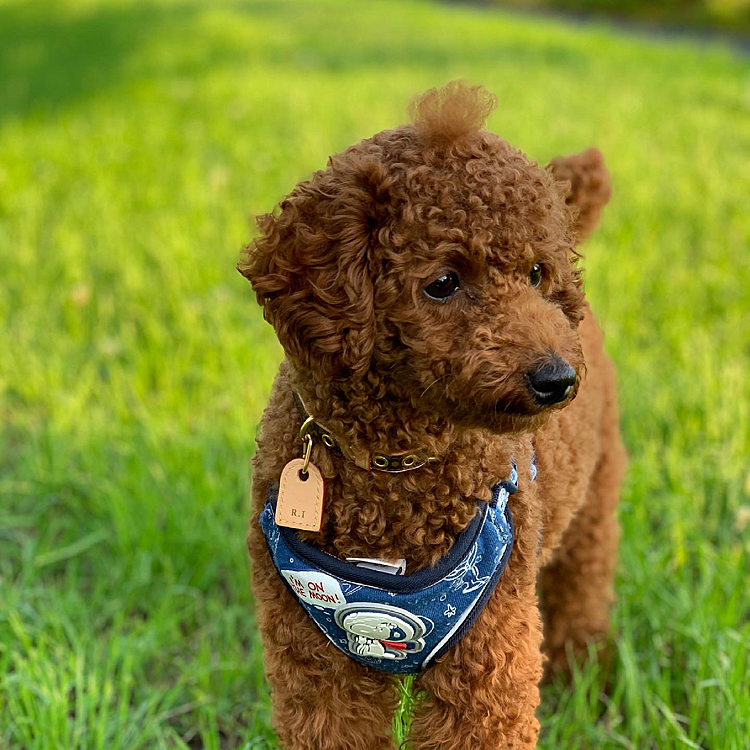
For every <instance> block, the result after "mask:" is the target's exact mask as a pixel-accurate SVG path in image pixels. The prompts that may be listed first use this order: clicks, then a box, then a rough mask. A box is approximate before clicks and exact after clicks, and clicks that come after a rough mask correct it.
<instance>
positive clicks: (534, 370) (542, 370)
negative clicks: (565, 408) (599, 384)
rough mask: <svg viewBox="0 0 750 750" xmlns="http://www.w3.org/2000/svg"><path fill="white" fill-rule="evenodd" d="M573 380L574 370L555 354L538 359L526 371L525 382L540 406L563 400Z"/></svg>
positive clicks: (574, 379)
mask: <svg viewBox="0 0 750 750" xmlns="http://www.w3.org/2000/svg"><path fill="white" fill-rule="evenodd" d="M575 382H576V371H575V370H574V369H573V368H572V367H571V366H570V365H569V364H568V363H567V362H566V361H565V360H564V359H562V358H561V357H558V356H557V355H556V354H555V355H552V356H549V357H545V358H544V359H541V360H539V361H538V362H536V364H534V365H533V366H532V367H531V368H530V369H529V370H527V372H526V384H527V385H528V388H529V390H530V391H531V395H532V396H533V398H534V401H536V402H537V404H539V405H540V406H551V405H552V404H557V403H559V402H560V401H564V400H565V399H566V398H567V397H568V394H569V393H570V389H571V388H572V387H573V386H574V385H575Z"/></svg>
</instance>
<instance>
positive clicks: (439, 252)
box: [239, 83, 609, 431]
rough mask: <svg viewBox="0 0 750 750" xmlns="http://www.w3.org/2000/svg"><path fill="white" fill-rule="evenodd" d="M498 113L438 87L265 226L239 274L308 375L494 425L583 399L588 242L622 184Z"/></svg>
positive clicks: (475, 92) (320, 175) (483, 99)
mask: <svg viewBox="0 0 750 750" xmlns="http://www.w3.org/2000/svg"><path fill="white" fill-rule="evenodd" d="M494 103H495V101H494V98H493V97H492V96H491V95H489V94H488V93H487V92H486V91H484V90H483V89H481V88H480V87H473V88H470V87H466V86H463V85H461V84H457V83H454V84H449V85H448V86H447V87H446V88H445V89H442V90H431V91H429V92H427V93H426V94H425V95H424V96H422V97H421V99H419V100H418V101H417V102H416V103H415V105H414V108H413V110H414V122H413V124H411V125H407V126H403V127H401V128H398V129H396V130H390V131H384V132H382V133H378V134H377V135H375V136H373V137H372V138H369V139H367V140H365V141H362V142H361V143H359V144H358V145H356V146H352V147H351V148H349V149H347V150H346V151H345V152H343V153H342V154H339V155H337V156H334V157H331V159H330V161H329V163H328V166H327V168H326V169H325V170H322V171H320V172H316V173H315V174H314V175H313V176H312V177H311V179H309V180H307V181H304V182H301V183H300V184H299V185H297V187H296V188H295V189H294V190H293V191H292V192H291V193H290V194H289V195H288V196H287V197H286V198H285V199H284V200H283V201H282V202H281V205H280V210H279V211H278V212H277V213H276V214H268V215H266V216H264V217H262V218H261V219H260V221H259V226H260V236H259V237H258V238H257V239H256V240H255V241H254V242H253V243H252V244H251V245H250V246H249V247H248V248H247V251H246V254H245V256H244V258H243V260H242V261H241V263H240V264H239V269H240V271H241V272H242V273H243V274H244V275H245V276H246V277H247V278H249V279H250V280H251V281H252V284H253V288H254V289H255V291H256V293H257V297H258V301H259V302H260V304H261V305H262V306H263V309H264V314H265V316H266V318H267V320H268V321H269V322H270V323H271V324H272V325H273V326H274V328H275V329H276V333H277V335H278V337H279V340H280V341H281V344H282V345H283V347H284V349H285V351H286V354H287V357H288V358H289V360H290V361H291V362H292V363H293V365H294V366H295V367H297V368H302V369H306V370H309V371H310V373H311V375H312V377H313V378H315V379H317V380H319V381H320V380H341V381H342V383H343V382H344V381H347V382H348V383H357V382H361V381H364V380H366V381H367V383H368V384H369V386H370V387H373V388H374V389H377V391H378V392H379V395H381V396H382V395H384V394H386V393H387V394H389V395H390V397H391V398H395V399H408V400H411V401H412V402H413V403H414V405H415V406H416V407H417V408H423V409H425V410H428V411H432V412H437V413H440V414H442V415H444V416H445V417H446V418H448V419H450V420H452V421H453V422H455V423H457V424H461V425H466V426H482V427H486V428H489V429H491V430H494V431H507V430H514V429H523V428H526V427H531V426H534V425H535V424H537V423H539V421H540V419H541V418H542V417H543V415H544V414H545V413H548V412H549V410H550V409H551V408H555V407H557V408H559V407H562V406H564V405H565V404H567V403H568V402H569V401H570V400H572V399H573V398H574V396H575V393H576V390H577V387H578V383H579V381H580V377H581V375H582V371H583V367H584V362H583V357H582V353H581V345H580V340H579V336H578V332H577V328H578V323H579V321H580V320H581V318H582V316H583V312H584V306H585V301H584V297H583V293H582V291H581V281H580V277H579V271H578V270H577V269H576V268H575V261H576V259H577V254H576V252H575V245H576V243H577V241H579V240H580V239H581V238H582V236H583V235H584V234H587V233H588V232H589V231H591V229H593V227H594V226H595V224H596V222H597V221H598V215H599V212H600V210H601V207H602V206H603V205H604V204H605V203H606V202H607V200H608V198H609V182H608V177H607V173H606V170H605V168H604V165H603V163H602V160H601V155H600V154H599V152H598V151H596V150H594V149H592V150H590V151H587V152H585V153H584V154H581V155H577V156H574V157H568V158H559V159H556V160H555V161H554V162H553V163H552V164H551V165H550V167H548V168H547V169H542V168H540V167H539V166H537V165H536V164H535V163H533V162H530V161H529V160H528V159H527V158H526V157H525V156H524V155H523V154H522V153H521V152H520V151H518V150H516V149H514V148H512V147H511V146H509V145H508V144H507V143H506V142H505V141H503V140H502V139H500V138H498V137H497V136H496V135H494V134H492V133H489V132H487V131H483V130H481V127H482V124H483V122H484V119H485V118H486V116H487V115H488V114H489V112H490V111H491V109H492V108H493V106H494Z"/></svg>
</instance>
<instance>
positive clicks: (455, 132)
mask: <svg viewBox="0 0 750 750" xmlns="http://www.w3.org/2000/svg"><path fill="white" fill-rule="evenodd" d="M496 106H497V98H496V97H495V96H494V95H493V94H491V93H490V92H489V91H487V89H485V88H484V87H483V86H467V85H466V84H465V83H464V82H463V81H451V82H450V83H448V84H447V85H446V86H444V87H443V88H441V89H430V90H429V91H426V92H425V93H424V94H422V96H420V97H418V98H416V99H415V100H414V101H413V102H412V103H411V107H410V113H411V116H412V120H413V122H414V126H415V127H416V129H417V131H418V132H419V134H420V135H421V136H422V137H423V138H425V139H426V140H427V141H432V142H436V141H437V142H441V141H442V142H444V143H445V142H451V141H455V140H457V139H459V138H461V137H462V136H465V135H469V134H471V133H476V132H477V131H478V130H479V129H480V128H481V127H482V125H484V121H485V120H486V119H487V116H488V115H489V114H490V112H492V110H493V109H495V107H496Z"/></svg>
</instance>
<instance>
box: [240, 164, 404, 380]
mask: <svg viewBox="0 0 750 750" xmlns="http://www.w3.org/2000/svg"><path fill="white" fill-rule="evenodd" d="M390 186H391V178H390V177H389V175H388V173H387V172H386V170H385V168H384V167H383V165H382V164H381V162H380V161H379V160H377V159H376V158H374V157H357V156H355V155H353V154H350V153H344V154H341V155H340V156H337V157H332V158H331V160H330V161H329V164H328V168H327V169H326V170H323V171H321V172H316V173H315V174H314V175H313V176H312V178H311V179H310V180H307V181H305V182H301V183H300V184H299V185H297V187H296V188H295V189H294V190H293V191H292V193H290V194H289V196H287V197H286V198H285V199H284V200H283V201H282V202H281V204H280V211H279V212H278V213H277V214H266V215H264V216H261V217H260V218H259V220H258V227H259V229H260V236H259V237H257V238H256V239H255V240H254V241H253V242H252V243H251V244H250V245H248V247H247V248H245V251H244V253H243V257H242V259H241V260H240V262H239V263H238V265H237V268H238V270H239V271H240V273H241V274H242V275H243V276H245V277H246V278H248V279H249V280H250V281H251V283H252V285H253V289H254V290H255V293H256V295H257V298H258V303H259V304H260V305H261V306H262V307H263V314H264V316H265V318H266V320H267V321H268V322H269V323H271V325H272V326H273V327H274V329H275V330H276V335H277V336H278V338H279V341H280V342H281V345H282V346H283V347H284V351H285V352H286V355H287V357H288V358H289V360H290V361H291V362H292V363H293V364H295V365H297V366H301V367H303V368H306V369H308V370H311V371H313V372H314V373H316V374H317V375H318V376H319V377H322V378H335V379H339V378H352V377H356V376H358V375H362V374H364V373H365V372H366V371H367V369H368V367H369V364H370V359H371V355H372V351H373V346H374V341H375V335H374V299H373V298H374V291H373V284H372V269H371V262H370V256H371V248H372V245H373V243H375V242H376V241H377V240H376V235H377V232H378V230H379V229H380V227H381V226H382V224H383V222H384V221H385V220H386V219H387V217H388V215H389V211H390V210H391V209H392V206H391V203H390V196H389V187H390Z"/></svg>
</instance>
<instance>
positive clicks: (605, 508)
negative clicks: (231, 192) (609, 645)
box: [239, 84, 624, 750]
mask: <svg viewBox="0 0 750 750" xmlns="http://www.w3.org/2000/svg"><path fill="white" fill-rule="evenodd" d="M493 103H494V100H493V98H492V97H491V96H490V95H489V94H487V93H486V92H485V91H484V90H483V89H481V88H479V87H474V88H468V87H465V86H463V85H461V84H450V85H449V86H448V87H446V88H445V89H443V90H440V91H437V90H433V91H430V92H427V94H425V95H424V96H423V97H422V98H421V99H420V100H419V101H418V102H416V104H415V105H414V107H413V116H414V123H413V124H411V125H406V126H403V127H400V128H397V129H396V130H390V131H384V132H381V133H378V134H377V135H375V136H373V137H372V138H369V139H367V140H364V141H362V142H361V143H359V144H357V145H355V146H352V147H351V148H349V149H347V150H346V151H345V152H344V153H342V154H338V155H336V156H334V157H331V159H330V161H329V163H328V166H327V168H326V169H325V170H321V171H319V172H316V173H315V174H314V175H313V176H312V177H311V179H309V180H307V181H304V182H301V183H300V184H299V185H297V187H296V188H295V189H294V190H293V191H292V192H291V193H290V194H289V195H288V196H287V197H286V198H285V199H284V200H283V201H282V202H281V205H280V210H279V211H278V213H276V214H269V215H267V216H264V217H262V218H261V220H260V222H259V225H260V230H261V231H260V236H259V237H258V238H257V239H256V240H255V241H254V242H253V243H252V244H251V245H250V246H249V247H248V248H247V251H246V253H245V255H244V256H243V259H242V261H241V262H240V264H239V268H240V271H241V272H242V273H243V274H244V275H245V276H247V277H248V278H249V279H250V280H251V281H252V284H253V288H254V289H255V291H256V294H257V297H258V301H259V302H260V304H261V305H262V306H263V310H264V314H265V316H266V318H267V320H268V321H269V322H270V323H271V324H272V325H273V326H274V328H275V329H276V332H277V335H278V337H279V340H280V341H281V343H282V345H283V346H284V349H285V352H286V356H287V359H286V361H285V362H284V363H283V364H282V367H281V370H280V372H279V375H278V377H277V379H276V382H275V384H274V388H273V393H272V396H271V400H270V403H269V406H268V408H267V409H266V411H265V413H264V415H263V421H262V425H261V433H260V438H259V441H258V444H259V447H258V452H257V454H256V457H255V461H254V480H253V498H254V500H253V517H254V518H257V517H258V514H259V513H260V511H261V509H262V507H263V504H264V502H265V498H266V494H267V489H268V486H269V484H270V483H273V482H277V481H278V479H279V475H280V473H281V470H282V468H283V466H284V465H285V464H286V463H287V462H288V461H289V460H290V459H292V458H294V457H297V456H299V455H300V454H301V450H302V445H301V442H300V440H299V426H300V424H299V417H298V416H297V413H296V411H295V408H294V405H293V401H292V395H291V391H292V389H296V390H297V391H298V392H299V393H300V394H301V395H302V397H303V399H304V400H305V403H306V405H307V407H308V409H309V410H310V412H311V413H312V414H314V415H315V416H316V417H317V418H318V419H319V420H320V421H321V422H323V423H324V424H325V425H326V427H327V428H328V429H330V431H331V432H332V433H333V434H334V436H335V437H336V439H337V440H339V441H340V442H341V443H342V444H343V443H346V444H348V445H351V446H353V448H354V449H356V450H367V451H369V452H371V453H372V452H376V451H381V452H385V453H396V452H398V451H406V450H414V449H421V448H426V449H428V450H429V451H430V452H431V453H432V454H433V455H435V456H438V457H439V461H438V462H436V463H434V464H430V465H429V466H426V467H424V468H422V469H419V470H416V471H412V472H408V473H405V474H398V475H389V474H384V473H379V472H368V471H364V470H362V469H359V468H357V467H356V466H355V465H354V464H353V463H352V462H350V461H347V460H346V459H344V458H343V457H342V456H340V455H338V454H336V453H335V452H332V451H329V450H328V449H327V448H325V447H324V446H322V445H317V444H316V445H315V447H314V449H313V455H312V459H313V461H314V462H315V464H316V465H317V466H318V467H319V468H320V470H321V472H322V474H323V476H324V477H325V480H326V501H325V510H324V519H323V527H322V529H321V531H320V533H306V534H305V535H304V536H305V538H306V539H307V540H308V541H310V542H312V543H313V544H316V545H318V546H319V547H320V548H321V549H324V550H326V551H328V552H330V553H332V554H334V555H338V556H340V557H342V558H344V557H354V556H362V557H381V558H384V559H395V558H399V557H403V558H405V559H406V560H407V565H408V570H409V571H410V572H413V571H416V570H419V569H422V568H425V567H427V566H430V565H432V564H434V563H435V562H436V561H437V560H438V559H440V558H441V557H442V556H444V555H445V554H446V552H447V551H448V550H449V549H450V547H451V546H452V544H453V542H454V540H455V539H456V537H457V535H458V534H459V533H460V532H461V531H462V530H463V529H464V528H466V526H467V525H468V523H469V522H470V521H471V519H472V517H473V516H474V514H475V511H476V508H475V504H474V502H473V500H472V499H473V498H479V499H481V500H484V501H487V500H488V499H489V497H490V489H489V488H490V487H491V486H492V485H493V484H495V483H496V482H498V481H499V480H501V479H503V478H505V477H507V474H508V467H509V466H510V462H511V459H514V460H515V461H516V463H517V464H518V468H519V477H520V480H519V491H518V493H517V494H516V495H514V496H513V497H512V499H511V501H510V507H511V510H512V514H513V518H514V521H515V525H516V540H515V543H514V547H513V551H512V554H511V557H510V562H509V564H508V567H507V569H506V571H505V572H504V573H503V576H502V578H501V580H500V583H499V584H498V586H497V589H496V590H495V592H494V594H493V596H492V598H491V600H490V602H489V604H488V605H487V607H486V609H485V610H484V611H483V613H482V615H481V616H480V618H479V620H478V621H477V622H476V623H475V624H474V626H473V627H472V628H471V630H470V631H469V633H468V634H467V635H466V636H465V637H464V638H463V639H462V640H461V641H460V642H459V643H458V644H457V645H455V646H454V647H453V648H452V649H451V650H450V651H449V652H448V653H447V654H446V655H445V656H444V657H442V658H441V659H439V660H437V662H436V663H434V665H433V666H430V667H429V668H428V669H427V670H426V671H425V672H424V673H423V674H422V675H420V679H419V683H420V685H421V686H423V687H424V688H426V689H427V691H428V693H429V698H428V699H427V700H426V701H425V702H424V703H423V704H422V705H421V708H420V710H419V713H418V715H417V716H416V718H415V722H414V730H413V746H414V747H415V748H425V749H427V748H441V749H443V748H445V749H446V750H447V748H465V747H473V748H497V747H504V748H505V747H507V748H533V747H535V745H536V736H537V733H538V723H537V720H536V718H535V716H534V711H535V708H536V706H537V704H538V700H539V693H538V687H537V685H538V683H539V680H540V678H541V675H542V662H543V658H542V652H541V648H540V644H541V641H542V628H541V618H540V613H539V609H538V606H537V593H536V590H537V583H538V581H540V580H541V584H542V587H543V588H542V592H541V593H542V598H543V602H544V603H545V605H546V609H545V611H544V614H545V627H546V632H547V646H546V650H547V651H548V652H549V654H550V658H551V663H552V665H553V667H554V668H556V669H557V668H563V667H564V663H565V662H564V656H565V649H566V644H567V647H572V648H573V649H581V648H583V647H584V646H585V644H586V643H587V642H588V641H589V640H590V639H592V638H597V637H601V636H602V635H604V634H606V632H607V628H608V620H607V608H608V605H609V603H610V602H611V584H612V571H613V565H614V559H615V551H616V541H617V526H616V522H615V519H614V506H615V504H616V501H617V491H618V485H619V481H620V477H621V474H622V470H623V468H624V454H623V451H622V447H621V444H620V440H619V436H618V431H617V415H616V406H615V394H614V378H613V372H612V367H611V365H610V363H609V361H608V359H607V358H606V356H605V354H604V352H603V349H602V343H601V336H600V334H599V331H598V328H597V326H596V323H595V322H594V319H593V316H592V315H591V313H590V311H589V310H588V307H587V304H586V302H585V300H584V297H583V293H582V290H581V281H580V276H579V271H578V270H577V269H576V267H575V265H574V264H575V261H576V260H577V257H578V256H577V253H576V250H575V243H576V241H577V239H578V238H580V237H581V236H583V235H584V234H585V233H586V231H588V230H590V229H591V228H592V222H594V221H595V218H594V217H598V212H599V211H600V209H601V206H602V205H603V204H604V203H605V202H606V200H607V199H608V197H609V189H608V182H607V183H606V189H604V187H603V185H604V180H605V177H606V171H605V170H604V167H603V164H602V163H601V159H600V157H598V161H597V159H595V158H594V157H586V158H583V157H571V158H569V159H567V160H565V159H562V160H555V162H553V164H552V165H551V168H550V169H546V170H545V169H542V168H540V167H539V166H537V165H536V164H535V163H533V162H530V161H529V160H528V159H527V158H526V157H525V156H524V155H523V154H522V153H521V152H520V151H518V150H516V149H514V148H512V147H511V146H509V145H508V144H507V143H506V142H505V141H503V140H501V139H500V138H498V137H497V136H495V135H494V134H492V133H489V132H487V131H484V130H482V124H483V121H484V118H485V117H486V116H487V114H488V113H489V111H490V110H491V108H492V106H493ZM587 153H589V154H590V153H591V152H587ZM597 153H598V152H597ZM592 165H593V167H592ZM593 173H596V179H594V178H593V176H592V174H593ZM577 175H579V176H580V178H579V177H577ZM571 186H572V187H571ZM566 197H567V202H566ZM534 264H540V265H541V267H542V278H541V283H540V285H539V287H538V288H534V287H533V286H532V285H531V283H530V282H529V273H530V271H531V269H532V267H533V266H534ZM448 271H450V272H455V273H456V274H457V276H458V278H459V279H460V284H461V286H460V288H459V289H458V291H457V292H456V293H455V294H454V295H453V296H452V297H451V298H450V299H449V300H447V301H445V302H436V301H434V300H431V299H429V298H428V297H427V296H426V295H425V294H424V293H423V290H424V288H425V287H426V286H427V285H429V284H430V283H431V282H432V281H434V280H435V279H436V278H438V277H439V276H440V275H441V274H444V273H446V272H448ZM551 352H554V353H556V354H557V355H559V356H560V357H562V358H564V359H565V360H567V362H569V363H570V365H571V366H572V367H573V368H574V370H575V372H576V376H577V377H576V384H575V386H574V387H573V388H571V390H570V393H569V395H568V396H567V397H566V398H565V400H563V401H561V402H560V403H558V404H555V405H554V406H552V407H548V406H547V407H545V406H540V405H539V404H538V403H537V401H536V400H535V399H534V398H533V397H532V395H531V392H530V390H529V386H528V384H527V380H526V377H527V373H528V372H529V371H530V370H532V369H533V368H534V367H535V365H536V363H538V362H539V361H540V358H543V357H545V356H548V355H549V354H550V353H551ZM533 453H535V454H536V457H537V464H538V468H539V477H538V480H537V481H536V482H534V483H531V482H530V481H527V480H526V477H528V476H529V466H530V462H531V456H532V454H533ZM573 519H575V522H574V523H573V524H571V521H572V520H573ZM540 537H541V538H542V540H543V543H542V551H541V554H539V540H540ZM248 546H249V549H250V553H251V555H252V558H253V561H254V569H253V581H254V592H255V596H256V601H257V611H258V622H259V625H260V629H261V633H262V635H263V642H264V651H265V665H266V672H267V675H268V679H269V682H270V683H271V687H272V690H273V697H274V724H275V727H276V729H277V732H278V734H279V738H280V741H281V743H282V745H283V746H284V747H286V748H331V750H333V749H334V748H348V749H350V750H365V748H381V747H382V748H385V747H390V746H391V744H392V740H391V739H390V737H389V727H390V723H391V716H392V712H393V709H394V706H395V704H396V702H397V694H396V691H395V689H394V685H393V682H392V678H389V677H388V676H387V675H385V674H382V673H379V672H376V671H373V670H370V669H368V668H365V667H362V666H360V665H358V664H357V663H356V662H354V661H353V660H351V659H349V658H348V657H346V656H345V655H343V654H342V653H340V652H339V651H338V650H337V649H335V648H333V647H332V646H331V645H330V644H329V643H328V641H327V640H326V638H325V636H323V635H322V634H321V633H320V632H319V631H318V629H317V627H316V626H315V625H314V623H313V622H312V621H311V620H309V618H308V617H307V616H306V615H305V614H304V612H303V611H302V609H301V608H300V607H299V604H298V603H297V602H296V601H294V599H293V598H292V596H291V594H289V593H288V591H287V590H286V588H285V587H284V585H283V584H282V582H281V580H280V579H279V576H278V575H277V573H276V571H275V569H274V567H273V564H272V562H271V560H270V558H269V556H268V553H267V550H266V545H265V540H264V538H263V534H262V532H261V530H260V527H259V526H258V524H257V523H253V524H252V525H251V529H250V534H249V537H248ZM542 566H546V567H544V569H543V570H542V569H541V568H542Z"/></svg>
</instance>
